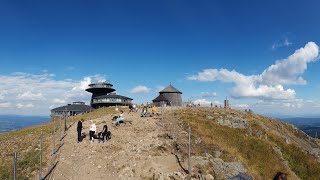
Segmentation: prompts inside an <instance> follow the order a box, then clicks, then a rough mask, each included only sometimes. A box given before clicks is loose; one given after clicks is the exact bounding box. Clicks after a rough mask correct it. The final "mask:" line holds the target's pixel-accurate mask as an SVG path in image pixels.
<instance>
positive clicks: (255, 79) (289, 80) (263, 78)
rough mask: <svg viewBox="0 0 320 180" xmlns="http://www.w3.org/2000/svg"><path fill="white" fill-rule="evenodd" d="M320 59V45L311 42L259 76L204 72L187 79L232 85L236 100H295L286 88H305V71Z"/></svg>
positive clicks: (292, 92) (293, 94)
mask: <svg viewBox="0 0 320 180" xmlns="http://www.w3.org/2000/svg"><path fill="white" fill-rule="evenodd" d="M318 59H319V47H318V45H316V44H315V43H314V42H309V43H307V44H306V45H305V47H303V48H300V49H298V50H296V51H295V52H294V54H292V55H290V56H289V57H288V58H286V59H283V60H280V61H277V62H276V63H275V64H273V65H271V66H269V67H268V68H267V69H266V70H264V71H263V72H262V73H261V74H258V75H244V74H241V73H238V72H236V71H235V70H232V71H229V70H227V69H205V70H203V71H202V72H199V73H198V74H197V75H192V76H189V77H187V79H189V80H196V81H221V82H225V83H233V84H235V86H234V87H233V88H232V89H231V95H232V96H233V97H237V98H258V99H270V100H272V99H278V100H281V99H294V98H295V95H296V92H295V90H293V89H290V88H288V89H285V88H284V85H304V84H306V81H305V80H304V79H303V78H302V76H301V75H302V74H303V73H304V72H305V71H306V69H307V64H308V63H311V62H314V61H316V60H318Z"/></svg>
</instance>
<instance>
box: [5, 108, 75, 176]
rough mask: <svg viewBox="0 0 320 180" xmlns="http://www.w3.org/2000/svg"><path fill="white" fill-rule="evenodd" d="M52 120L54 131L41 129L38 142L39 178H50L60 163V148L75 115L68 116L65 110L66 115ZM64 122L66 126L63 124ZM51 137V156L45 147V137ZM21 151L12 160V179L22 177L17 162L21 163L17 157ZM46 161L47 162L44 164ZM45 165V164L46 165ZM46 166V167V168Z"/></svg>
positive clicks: (15, 153)
mask: <svg viewBox="0 0 320 180" xmlns="http://www.w3.org/2000/svg"><path fill="white" fill-rule="evenodd" d="M51 121H52V133H43V130H42V129H41V130H40V134H39V139H38V144H39V149H38V150H39V157H38V158H39V165H38V167H39V171H38V179H39V180H44V179H50V175H51V173H52V171H53V170H54V169H55V167H56V166H57V164H58V162H59V161H58V159H59V155H60V149H61V147H62V146H63V144H64V138H65V137H66V135H67V130H68V129H69V128H70V127H71V126H72V125H73V124H74V119H73V116H68V113H67V111H65V113H64V115H62V116H59V117H54V118H52V119H51ZM63 124H64V126H63ZM47 138H48V139H50V140H49V142H51V145H49V147H51V148H52V149H51V150H50V151H49V152H50V153H49V156H48V154H47V151H45V148H44V139H47ZM18 155H19V152H14V155H13V161H12V176H11V177H9V180H10V179H13V180H17V179H21V178H22V177H18V176H17V174H18V172H19V168H17V164H18V163H19V159H18V158H17V157H18ZM46 157H49V158H48V159H47V161H46V162H44V161H43V160H44V158H46ZM44 163H46V164H44ZM44 165H45V166H44ZM44 167H45V168H44Z"/></svg>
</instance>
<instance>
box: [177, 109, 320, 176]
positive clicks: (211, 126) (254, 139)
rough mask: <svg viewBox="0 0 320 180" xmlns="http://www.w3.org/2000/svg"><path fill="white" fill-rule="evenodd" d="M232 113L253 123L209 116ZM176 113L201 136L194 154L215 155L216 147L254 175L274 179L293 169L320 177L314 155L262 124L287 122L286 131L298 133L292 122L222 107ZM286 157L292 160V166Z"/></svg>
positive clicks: (318, 165) (181, 120)
mask: <svg viewBox="0 0 320 180" xmlns="http://www.w3.org/2000/svg"><path fill="white" fill-rule="evenodd" d="M229 113H233V114H235V115H236V116H242V117H244V118H245V119H247V120H248V121H249V124H250V126H249V127H248V128H245V129H234V128H230V127H227V126H222V125H219V124H218V123H217V122H215V121H214V119H208V118H207V117H208V116H211V117H218V116H219V117H220V115H218V114H221V115H222V116H226V115H227V114H229ZM176 114H177V119H179V120H180V122H182V124H183V128H184V129H185V130H186V129H187V127H188V125H189V126H190V127H191V129H192V132H193V135H194V136H195V137H198V138H200V139H201V143H202V145H201V146H194V147H192V149H193V153H194V154H195V155H204V153H210V154H211V155H213V156H214V153H215V151H221V152H223V153H222V155H221V157H220V158H222V159H223V160H224V161H226V162H228V161H230V162H232V161H237V162H241V163H242V164H243V165H245V167H246V168H247V169H248V171H249V172H248V173H249V174H250V175H251V176H253V177H254V179H272V178H273V176H274V175H275V174H276V173H277V172H278V171H283V172H287V173H288V174H289V177H290V176H291V177H293V176H294V174H293V173H292V172H294V173H295V174H296V175H297V176H298V177H299V178H301V179H317V178H319V177H320V164H319V162H317V161H316V160H315V157H314V156H312V155H309V154H307V153H306V152H305V151H304V150H303V149H301V148H299V147H298V146H297V145H295V144H294V143H291V144H287V143H286V141H285V140H284V139H283V137H281V136H278V135H275V134H272V133H271V132H273V131H266V129H264V128H262V127H261V125H260V124H261V123H263V124H265V126H266V127H267V128H269V129H278V128H279V127H275V126H278V123H279V124H284V125H283V126H281V127H282V128H284V129H283V130H284V133H289V132H290V134H296V133H295V132H293V128H292V126H288V125H286V124H285V123H282V122H279V121H277V120H274V119H270V118H266V117H263V116H259V115H256V114H251V113H244V112H239V111H235V110H225V109H219V108H190V109H187V110H186V109H181V110H179V111H178V112H177V113H176ZM257 134H259V135H257ZM300 138H301V137H300ZM274 147H280V149H281V152H282V157H281V155H279V154H278V153H276V152H275V151H274V149H273V148H274ZM284 161H288V162H289V163H288V164H289V167H287V166H286V164H285V163H284Z"/></svg>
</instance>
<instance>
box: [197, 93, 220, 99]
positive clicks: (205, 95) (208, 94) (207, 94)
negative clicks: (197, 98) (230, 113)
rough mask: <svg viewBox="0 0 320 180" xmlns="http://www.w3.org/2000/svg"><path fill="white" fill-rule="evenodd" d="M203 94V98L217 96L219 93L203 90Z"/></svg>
mask: <svg viewBox="0 0 320 180" xmlns="http://www.w3.org/2000/svg"><path fill="white" fill-rule="evenodd" d="M201 96H202V97H203V98H212V97H217V96H218V94H217V93H216V92H212V93H209V92H201Z"/></svg>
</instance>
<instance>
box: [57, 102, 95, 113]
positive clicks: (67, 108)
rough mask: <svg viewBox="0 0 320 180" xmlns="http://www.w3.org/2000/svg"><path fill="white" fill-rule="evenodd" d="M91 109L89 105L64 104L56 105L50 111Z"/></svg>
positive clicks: (84, 110)
mask: <svg viewBox="0 0 320 180" xmlns="http://www.w3.org/2000/svg"><path fill="white" fill-rule="evenodd" d="M91 109H92V107H91V106H88V105H83V104H81V105H80V104H68V105H66V106H61V107H57V108H54V109H51V111H65V110H67V111H78V112H89V111H90V110H91Z"/></svg>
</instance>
